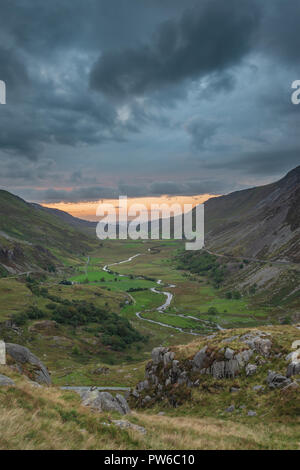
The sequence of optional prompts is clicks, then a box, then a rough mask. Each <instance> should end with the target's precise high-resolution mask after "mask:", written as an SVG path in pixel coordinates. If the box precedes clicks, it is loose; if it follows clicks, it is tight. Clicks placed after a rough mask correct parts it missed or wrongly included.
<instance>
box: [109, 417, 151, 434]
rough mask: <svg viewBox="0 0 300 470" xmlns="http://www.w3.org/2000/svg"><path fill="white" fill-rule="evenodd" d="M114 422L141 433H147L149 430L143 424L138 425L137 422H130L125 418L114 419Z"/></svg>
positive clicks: (121, 426)
mask: <svg viewBox="0 0 300 470" xmlns="http://www.w3.org/2000/svg"><path fill="white" fill-rule="evenodd" d="M112 422H113V423H114V424H115V425H116V426H119V427H120V428H123V429H131V430H132V431H137V432H140V433H141V434H146V433H147V431H146V429H145V428H143V427H142V426H138V425H137V424H133V423H130V422H129V421H125V420H123V419H113V420H112Z"/></svg>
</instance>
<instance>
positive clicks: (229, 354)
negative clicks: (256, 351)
mask: <svg viewBox="0 0 300 470" xmlns="http://www.w3.org/2000/svg"><path fill="white" fill-rule="evenodd" d="M224 356H225V359H227V360H228V361H229V360H230V359H232V358H233V356H234V351H233V349H230V348H226V351H225V354H224Z"/></svg>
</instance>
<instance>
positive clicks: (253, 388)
mask: <svg viewBox="0 0 300 470" xmlns="http://www.w3.org/2000/svg"><path fill="white" fill-rule="evenodd" d="M264 389H265V387H264V386H263V385H254V387H252V390H254V392H262V391H263V390H264Z"/></svg>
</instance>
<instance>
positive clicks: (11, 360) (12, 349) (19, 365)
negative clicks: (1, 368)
mask: <svg viewBox="0 0 300 470" xmlns="http://www.w3.org/2000/svg"><path fill="white" fill-rule="evenodd" d="M5 347H6V363H7V365H9V366H11V367H13V368H15V369H16V370H17V371H18V372H20V373H21V374H24V375H26V376H27V377H28V378H29V379H30V380H32V381H34V382H38V383H39V384H42V385H50V384H51V377H50V374H49V371H48V369H47V367H46V366H45V365H44V364H43V363H42V361H40V360H39V359H38V358H37V357H36V356H35V355H34V354H32V352H31V351H29V349H27V348H25V347H24V346H20V345H19V344H13V343H5Z"/></svg>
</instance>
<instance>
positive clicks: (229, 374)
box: [210, 359, 239, 379]
mask: <svg viewBox="0 0 300 470" xmlns="http://www.w3.org/2000/svg"><path fill="white" fill-rule="evenodd" d="M238 371H239V365H238V361H237V360H236V359H231V360H229V361H215V362H213V364H212V365H211V367H210V373H211V375H212V376H213V377H214V378H215V379H225V378H234V377H235V376H236V374H237V373H238Z"/></svg>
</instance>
